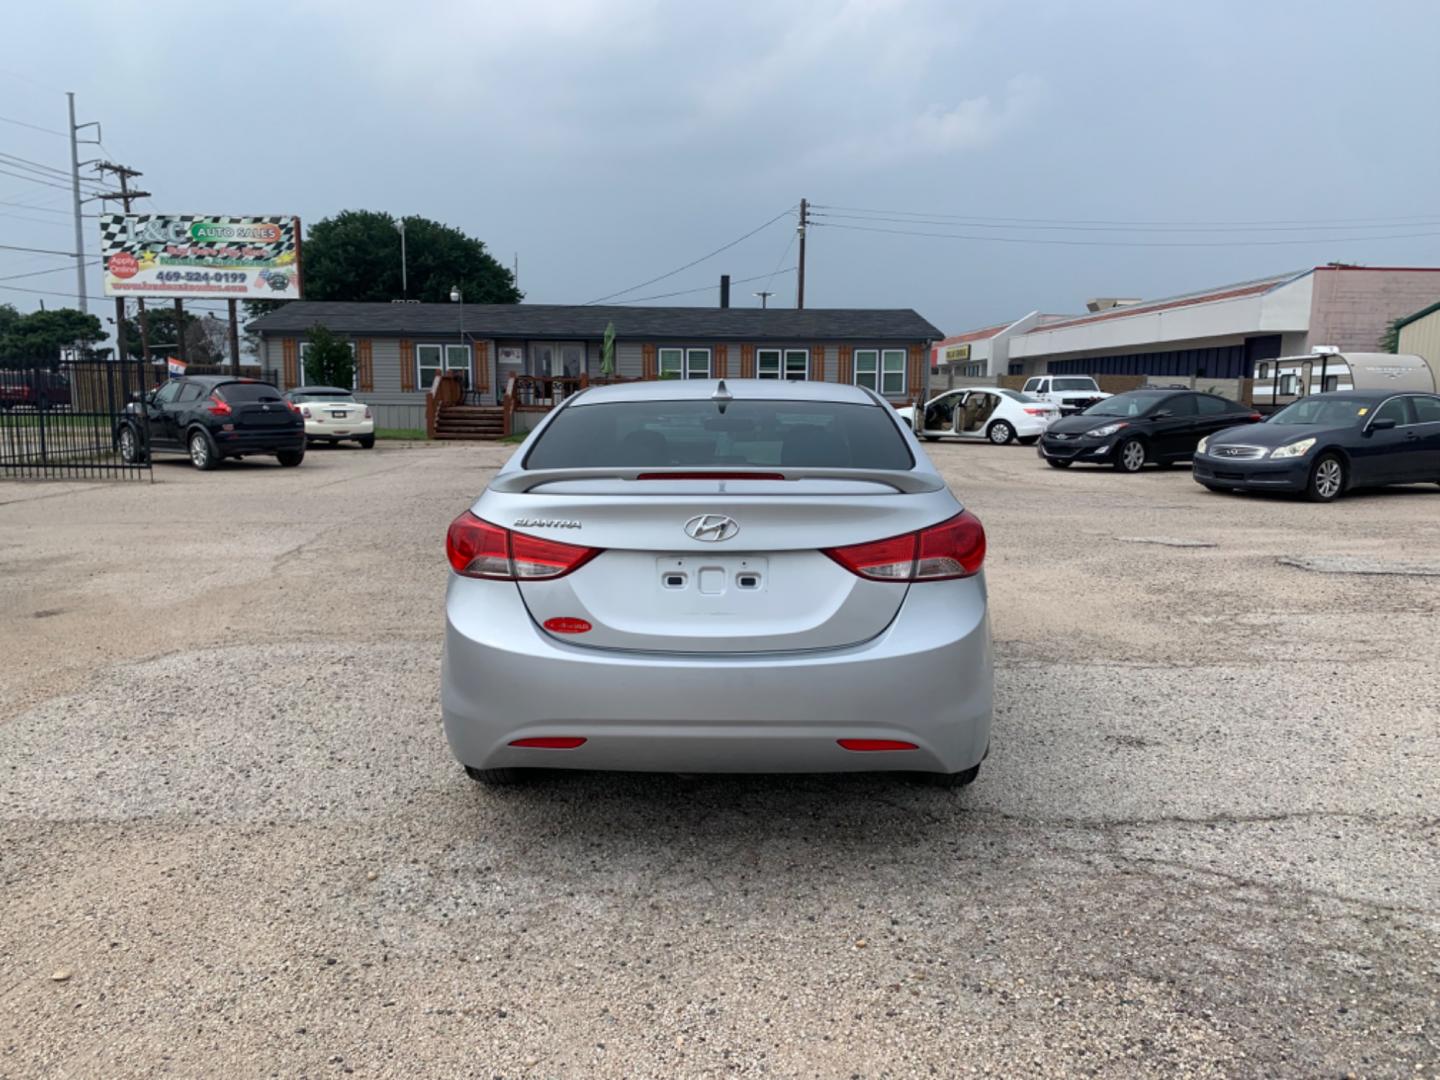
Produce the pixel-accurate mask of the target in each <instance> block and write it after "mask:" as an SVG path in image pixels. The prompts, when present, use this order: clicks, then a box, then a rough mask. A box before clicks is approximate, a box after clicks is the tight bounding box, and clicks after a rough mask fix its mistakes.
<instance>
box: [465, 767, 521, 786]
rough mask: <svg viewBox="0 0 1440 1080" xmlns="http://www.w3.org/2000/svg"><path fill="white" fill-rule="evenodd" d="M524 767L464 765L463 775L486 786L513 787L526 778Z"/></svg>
mask: <svg viewBox="0 0 1440 1080" xmlns="http://www.w3.org/2000/svg"><path fill="white" fill-rule="evenodd" d="M525 772H526V770H524V769H477V768H475V767H473V766H471V765H466V766H465V775H466V776H468V777H470V779H471V780H474V781H475V782H476V783H477V784H484V785H485V786H486V787H513V786H514V785H515V784H519V783H523V782H524V780H525V779H526V777H525Z"/></svg>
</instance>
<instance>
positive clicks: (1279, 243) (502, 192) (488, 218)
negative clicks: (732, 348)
mask: <svg viewBox="0 0 1440 1080" xmlns="http://www.w3.org/2000/svg"><path fill="white" fill-rule="evenodd" d="M5 21H6V27H5V33H4V35H3V38H0V153H3V154H5V155H9V157H6V158H0V245H7V246H8V248H14V247H32V248H42V249H60V250H66V251H69V250H73V233H72V227H71V224H70V222H69V220H68V219H67V217H66V216H65V215H64V213H63V212H64V211H66V210H67V209H68V206H69V194H68V191H66V190H64V188H63V185H62V186H61V187H54V186H49V185H48V184H47V183H46V182H44V180H43V178H45V177H49V178H51V179H53V176H54V174H52V173H47V172H43V171H37V170H36V169H35V168H34V165H35V164H37V163H38V164H39V165H41V166H51V167H54V168H60V169H64V168H66V167H68V146H67V144H66V142H65V140H64V139H63V138H61V137H60V136H59V135H57V134H55V133H54V132H56V131H60V130H62V129H63V128H64V125H65V120H66V117H65V98H64V91H66V90H74V91H75V92H76V94H77V98H78V102H79V112H80V119H81V120H82V121H84V120H99V121H101V123H102V124H103V141H104V148H103V152H102V151H100V150H99V149H98V148H94V147H87V148H83V149H84V151H85V152H84V154H83V155H82V156H84V157H90V156H107V155H108V156H109V157H110V158H111V159H112V160H119V161H121V162H123V163H125V164H129V165H132V166H134V167H136V168H139V169H141V170H142V171H143V172H144V173H145V176H144V179H143V181H142V184H143V186H144V187H145V188H146V189H147V190H150V191H152V192H154V198H153V200H151V201H150V202H149V203H148V204H145V208H148V209H154V210H173V211H179V212H186V211H188V212H195V211H205V212H211V213H234V214H243V213H272V212H286V213H296V214H299V215H300V216H301V217H302V218H303V219H305V220H310V221H313V220H315V219H317V218H320V217H324V216H326V215H328V214H331V213H333V212H335V211H337V210H341V209H346V208H370V209H381V210H388V211H390V212H392V213H395V214H423V215H426V216H429V217H433V218H436V219H439V220H441V221H445V222H448V223H450V224H453V225H456V226H459V227H461V228H463V229H464V230H466V231H467V232H469V233H471V234H472V235H475V236H478V237H480V238H481V239H483V240H484V241H485V242H486V243H487V244H488V245H489V246H490V248H491V250H492V252H493V253H494V254H495V255H496V256H497V257H499V258H501V259H502V260H503V261H505V262H507V263H508V262H509V261H510V260H511V259H512V257H514V256H515V255H516V254H517V253H518V256H519V267H520V284H521V287H522V288H523V289H524V290H525V292H526V294H527V299H528V300H529V301H531V302H538V303H577V302H584V301H588V300H593V299H596V298H598V297H601V296H605V295H607V294H610V293H615V292H618V291H620V290H622V289H627V288H630V287H632V286H636V285H638V284H639V283H641V282H644V281H646V280H647V279H650V278H656V277H659V276H660V275H662V274H666V273H667V272H668V271H671V270H674V269H676V268H677V267H680V266H682V265H684V264H686V263H688V262H690V261H691V260H693V259H696V258H698V257H700V256H703V255H705V254H706V253H707V252H710V251H713V250H714V249H716V248H719V247H721V246H722V245H725V244H728V243H730V242H731V241H733V240H736V239H737V238H738V237H741V236H744V235H745V234H746V233H749V232H751V231H752V230H755V229H757V227H760V226H761V225H762V224H763V223H765V222H767V221H770V222H771V224H769V225H767V226H765V227H763V228H759V231H758V232H755V234H754V235H753V236H751V237H749V238H748V239H746V240H744V241H743V242H741V243H739V244H736V245H735V246H733V247H731V248H730V249H728V250H727V251H725V252H724V253H722V254H721V255H719V256H717V257H715V258H713V259H709V260H707V261H704V262H701V263H699V264H698V265H697V266H695V267H693V268H691V269H688V270H685V271H684V272H682V273H678V274H674V275H671V276H668V277H665V278H664V279H663V280H661V281H658V282H656V283H655V284H653V285H649V286H646V287H643V288H639V289H632V290H631V291H630V292H628V293H626V294H625V297H630V298H637V299H638V298H646V297H651V296H655V295H657V294H662V293H670V292H675V291H679V290H692V289H694V290H701V291H694V292H689V293H686V294H685V295H681V296H675V297H668V298H665V299H663V300H658V301H654V302H659V303H678V304H686V303H693V304H710V303H713V302H715V291H714V289H713V285H714V282H715V280H716V279H717V277H718V275H719V274H720V273H722V272H729V273H730V274H731V275H733V276H734V277H735V278H736V279H742V278H746V279H748V278H757V279H758V280H754V281H746V282H743V283H739V284H737V285H736V287H735V293H736V302H738V303H758V301H757V300H755V299H754V297H753V296H752V295H751V293H752V292H753V291H754V290H757V289H761V288H764V287H766V286H767V285H768V287H769V288H770V289H772V290H773V291H774V292H775V293H776V296H775V299H774V300H773V301H772V302H775V303H785V304H791V303H793V302H794V274H793V273H791V272H790V270H791V268H792V267H793V266H794V265H795V250H794V247H793V246H792V240H793V236H794V217H793V214H786V213H785V212H786V211H787V210H793V208H794V207H795V205H796V204H797V203H798V201H799V199H800V198H801V197H802V196H804V197H806V198H808V199H810V200H811V201H812V202H813V203H816V204H819V205H820V206H821V207H824V208H826V209H823V210H822V211H821V213H822V214H823V215H825V216H820V217H817V218H816V226H815V227H814V228H813V229H812V230H811V231H810V234H809V277H808V282H807V302H808V304H809V306H812V307H838V306H872V307H914V308H916V309H917V310H919V311H920V312H921V313H922V314H923V315H925V316H926V317H928V318H929V319H930V320H931V321H932V322H934V323H936V324H937V325H938V326H940V327H941V328H942V329H943V330H945V331H946V332H955V331H959V330H964V329H968V328H972V327H975V326H981V325H985V324H987V323H991V322H997V321H1005V320H1008V319H1011V318H1014V317H1017V316H1019V315H1021V314H1023V313H1025V312H1026V311H1029V310H1033V309H1036V308H1039V309H1042V310H1047V311H1073V310H1076V309H1077V308H1080V307H1081V306H1082V305H1083V303H1084V301H1085V299H1086V298H1088V297H1090V296H1095V295H1134V296H1147V297H1150V296H1163V295H1167V294H1172V293H1175V292H1181V291H1186V290H1189V289H1193V288H1200V287H1204V286H1207V285H1211V284H1217V283H1223V282H1227V281H1234V280H1241V279H1244V278H1249V277H1257V276H1260V275H1263V274H1267V273H1271V272H1274V271H1279V270H1285V269H1288V268H1292V267H1294V268H1298V267H1302V266H1307V265H1314V264H1316V263H1321V262H1327V261H1330V260H1342V261H1350V262H1361V263H1368V264H1371V265H1385V264H1405V265H1440V205H1437V197H1436V190H1437V189H1436V177H1437V175H1440V119H1437V114H1436V111H1435V109H1436V103H1437V102H1440V64H1437V63H1436V62H1435V59H1434V53H1433V49H1434V42H1435V40H1436V36H1437V31H1440V6H1437V5H1436V4H1435V3H1434V2H1433V0H1413V2H1404V0H1372V2H1370V3H1367V4H1355V3H1353V2H1350V0H1346V2H1343V3H1342V2H1332V0H1309V2H1303V3H1302V2H1288V0H1266V2H1257V0H1245V2H1225V0H1150V2H1139V0H1089V2H1085V3H1070V2H1061V0H1027V2H1025V3H1016V2H1002V0H996V2H991V0H948V2H946V0H851V2H844V0H835V2H830V3H822V2H798V0H797V2H789V0H758V2H751V0H730V2H729V3H724V4H700V3H694V2H690V0H524V2H513V3H504V4H501V3H491V2H489V0H449V2H438V0H409V2H407V3H398V4H397V3H393V2H380V0H343V2H328V0H327V2H322V0H314V2H308V3H307V2H284V3H271V4H245V5H240V4H226V3H209V4H201V3H191V2H183V3H164V2H158V0H151V2H149V3H146V4H144V5H138V4H116V3H113V2H109V0H107V2H103V3H102V2H98V0H96V2H70V3H66V2H61V0H47V2H45V3H41V2H40V0H33V2H29V0H27V2H23V3H22V2H19V0H16V2H13V3H11V4H8V5H7V6H6V20H5ZM16 121H19V123H17V122H16ZM23 125H34V126H35V128H44V129H50V130H35V128H32V127H27V126H23ZM17 158H18V159H20V161H21V162H23V163H25V164H17V163H16V161H15V159H17ZM7 165H8V166H9V167H7ZM27 166H28V167H27ZM37 181H40V182H37ZM17 204H18V205H17ZM837 208H853V209H843V210H842V209H837ZM88 209H91V210H93V209H94V207H93V206H91V207H89V208H88ZM772 219H774V220H773V221H772ZM1154 223H1159V224H1158V225H1157V224H1154ZM93 226H94V222H93V221H89V222H87V237H86V243H87V246H88V247H89V250H90V252H91V253H92V256H93V252H94V250H95V244H96V237H95V235H94V232H93ZM1162 226H1163V231H1162ZM925 233H929V234H943V235H939V236H936V235H915V234H925ZM1425 234H1428V235H1425ZM8 248H0V279H3V280H0V300H3V301H7V302H11V303H15V304H16V305H17V306H19V307H21V308H23V309H29V308H33V307H35V306H37V305H38V302H39V301H40V299H41V298H42V294H41V293H39V292H24V291H19V290H21V289H30V290H53V292H51V293H49V294H46V295H44V299H45V301H46V303H47V304H48V305H55V304H65V303H73V302H74V301H73V299H72V298H71V297H69V296H67V295H63V294H67V293H74V291H75V283H74V274H73V269H72V270H70V271H69V272H63V271H62V272H49V273H41V274H34V276H27V277H20V278H16V277H13V276H11V275H16V274H31V273H32V272H34V271H45V270H50V269H51V268H54V267H56V266H61V265H64V259H63V258H59V257H57V256H54V255H48V254H42V253H38V252H20V251H14V250H8ZM397 257H398V252H397ZM72 265H73V264H72ZM771 275H773V276H771ZM90 280H91V289H92V292H96V293H98V291H99V277H98V273H94V272H92V274H91V277H90ZM103 306H104V305H103V304H98V305H97V304H93V303H92V310H96V311H99V310H100V309H101V308H102V307H103Z"/></svg>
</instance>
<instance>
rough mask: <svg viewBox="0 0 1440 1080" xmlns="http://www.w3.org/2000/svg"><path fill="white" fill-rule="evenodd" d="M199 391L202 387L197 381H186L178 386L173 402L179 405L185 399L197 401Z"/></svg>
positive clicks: (185, 400)
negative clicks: (178, 389)
mask: <svg viewBox="0 0 1440 1080" xmlns="http://www.w3.org/2000/svg"><path fill="white" fill-rule="evenodd" d="M201 392H202V387H201V386H200V384H199V383H193V382H191V383H186V384H185V385H184V386H182V387H181V388H180V393H179V395H178V396H177V397H176V398H175V403H176V404H177V405H179V404H184V403H185V402H187V401H199V400H200V395H201Z"/></svg>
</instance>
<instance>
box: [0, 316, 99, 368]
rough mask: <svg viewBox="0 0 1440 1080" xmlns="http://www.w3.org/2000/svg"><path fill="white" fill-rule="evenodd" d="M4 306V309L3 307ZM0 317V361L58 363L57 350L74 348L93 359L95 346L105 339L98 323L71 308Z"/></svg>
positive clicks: (58, 355)
mask: <svg viewBox="0 0 1440 1080" xmlns="http://www.w3.org/2000/svg"><path fill="white" fill-rule="evenodd" d="M7 306H8V305H7ZM14 311H15V309H14V308H10V309H9V312H4V313H0V357H4V358H5V359H8V360H40V361H46V362H48V361H51V360H58V359H60V350H61V349H68V348H71V347H72V346H78V347H79V348H80V350H81V352H82V354H83V355H86V356H93V355H94V353H95V343H96V342H98V341H101V340H103V339H104V337H105V331H104V329H103V328H102V327H101V325H100V320H99V319H97V318H96V317H95V316H94V315H86V314H84V313H83V312H80V311H77V310H76V309H75V308H51V309H50V310H48V311H32V312H30V313H29V314H28V315H15V314H12V313H14Z"/></svg>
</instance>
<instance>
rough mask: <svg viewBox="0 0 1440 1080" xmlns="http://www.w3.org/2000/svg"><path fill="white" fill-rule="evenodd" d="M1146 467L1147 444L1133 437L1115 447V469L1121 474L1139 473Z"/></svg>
mask: <svg viewBox="0 0 1440 1080" xmlns="http://www.w3.org/2000/svg"><path fill="white" fill-rule="evenodd" d="M1144 467H1145V444H1144V443H1143V442H1141V441H1140V440H1139V439H1137V438H1135V437H1134V436H1131V437H1130V438H1128V439H1123V440H1121V443H1120V445H1119V446H1117V447H1115V468H1117V469H1119V470H1120V471H1121V472H1131V473H1134V472H1139V471H1140V470H1141V469H1143V468H1144Z"/></svg>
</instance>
